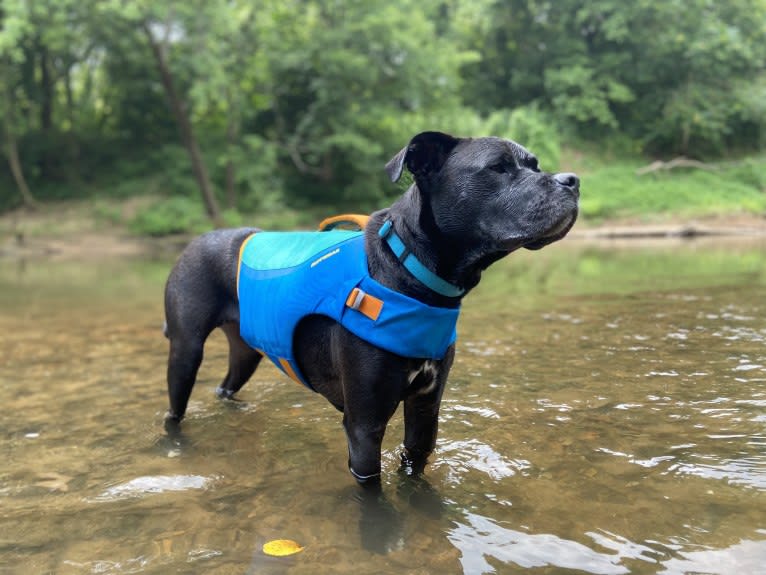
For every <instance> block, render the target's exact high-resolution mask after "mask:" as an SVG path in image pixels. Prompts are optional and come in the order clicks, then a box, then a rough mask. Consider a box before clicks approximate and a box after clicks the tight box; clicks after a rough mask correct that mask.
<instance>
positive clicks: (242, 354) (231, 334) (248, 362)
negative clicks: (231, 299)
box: [215, 323, 263, 399]
mask: <svg viewBox="0 0 766 575" xmlns="http://www.w3.org/2000/svg"><path fill="white" fill-rule="evenodd" d="M221 329H222V330H223V332H224V333H225V334H226V338H227V339H228V340H229V371H228V373H227V374H226V377H225V378H224V379H223V382H222V383H221V385H219V386H218V387H217V388H216V390H215V393H216V395H217V396H218V397H220V398H221V399H231V398H232V397H233V396H234V394H235V393H237V392H238V391H239V390H240V389H241V388H242V386H243V385H245V384H246V383H247V380H248V379H250V376H251V375H253V372H254V371H255V369H256V368H257V367H258V364H259V363H260V361H261V358H262V357H263V356H262V355H261V354H260V353H259V352H257V351H256V350H254V349H253V348H252V347H250V346H249V345H247V344H246V343H245V341H244V340H243V339H242V337H240V335H239V324H237V323H227V324H224V325H223V326H221Z"/></svg>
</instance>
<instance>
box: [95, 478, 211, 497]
mask: <svg viewBox="0 0 766 575" xmlns="http://www.w3.org/2000/svg"><path fill="white" fill-rule="evenodd" d="M217 479H218V477H205V476H203V475H145V476H143V477H136V478H135V479H131V480H130V481H128V482H126V483H120V484H118V485H114V486H112V487H109V488H108V489H106V490H104V491H103V492H102V493H101V494H99V495H97V496H96V497H94V498H92V499H91V501H98V502H101V501H116V500H118V499H132V498H136V497H144V496H145V495H150V494H154V493H166V492H168V491H188V490H190V489H205V488H207V487H208V486H209V485H210V484H211V483H213V482H214V481H216V480H217Z"/></svg>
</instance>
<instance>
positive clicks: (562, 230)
mask: <svg viewBox="0 0 766 575" xmlns="http://www.w3.org/2000/svg"><path fill="white" fill-rule="evenodd" d="M576 219H577V211H576V210H575V211H574V212H573V213H571V214H568V215H567V216H566V217H565V218H562V220H561V221H560V222H559V223H558V224H557V225H555V226H554V227H553V228H551V229H550V230H549V231H548V232H546V234H545V235H544V236H543V237H541V238H537V239H535V240H532V241H531V242H527V243H525V244H524V246H523V247H525V248H526V249H528V250H539V249H541V248H544V247H545V246H547V245H548V244H552V243H553V242H556V241H558V240H560V239H561V238H563V237H564V236H565V235H567V234H568V233H569V230H571V229H572V226H573V225H574V223H575V220H576Z"/></svg>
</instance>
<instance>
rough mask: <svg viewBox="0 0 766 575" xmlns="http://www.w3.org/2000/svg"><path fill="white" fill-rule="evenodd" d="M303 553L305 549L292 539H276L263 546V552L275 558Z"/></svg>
mask: <svg viewBox="0 0 766 575" xmlns="http://www.w3.org/2000/svg"><path fill="white" fill-rule="evenodd" d="M300 551H303V547H301V546H300V545H298V544H297V543H296V542H295V541H291V540H290V539H274V540H273V541H269V542H268V543H264V544H263V552H264V553H265V554H266V555H272V556H274V557H285V556H287V555H293V554H294V553H298V552H300Z"/></svg>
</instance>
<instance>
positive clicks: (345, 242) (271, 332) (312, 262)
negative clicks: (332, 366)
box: [237, 231, 460, 388]
mask: <svg viewBox="0 0 766 575" xmlns="http://www.w3.org/2000/svg"><path fill="white" fill-rule="evenodd" d="M355 288H357V289H359V290H361V291H362V293H363V294H366V295H367V296H370V297H372V298H376V299H377V300H380V301H381V302H382V307H381V308H380V313H379V314H378V315H377V318H376V319H372V318H371V317H369V315H368V314H365V313H363V312H362V311H361V309H355V308H354V307H350V306H349V305H348V304H347V301H348V300H349V294H351V292H352V291H353V290H354V289H355ZM237 289H238V294H239V313H240V334H241V335H242V338H243V339H244V340H245V342H247V344H248V345H250V346H251V347H253V348H255V349H257V350H259V351H260V352H262V353H264V354H265V355H266V356H268V357H269V358H270V359H271V360H272V361H273V362H274V363H275V364H276V365H277V367H279V368H280V369H281V370H282V371H284V372H285V373H286V374H287V375H289V376H291V377H294V378H296V379H298V380H299V381H301V382H302V383H304V384H305V385H306V386H308V387H309V388H311V385H310V383H309V382H308V381H307V380H306V379H305V378H304V377H303V376H302V374H301V373H300V370H299V368H298V366H297V364H296V362H295V353H294V351H293V335H294V331H295V327H296V326H297V325H298V322H299V321H300V320H301V319H303V318H304V317H306V316H307V315H310V314H320V315H325V316H327V317H329V318H331V319H334V320H335V321H337V322H339V323H340V324H341V325H343V326H344V327H345V328H346V329H348V330H349V331H351V332H352V333H353V334H355V335H356V336H358V337H360V338H361V339H363V340H365V341H367V342H369V343H371V344H373V345H376V346H377V347H380V348H382V349H385V350H387V351H390V352H392V353H395V354H398V355H401V356H403V357H413V358H425V359H442V358H443V357H444V354H445V353H446V351H447V349H448V348H449V346H450V345H452V343H454V342H455V339H456V337H457V335H456V330H455V326H456V324H457V318H458V315H459V313H460V309H459V308H441V307H433V306H429V305H426V304H424V303H422V302H420V301H418V300H415V299H413V298H410V297H408V296H405V295H403V294H400V293H398V292H396V291H393V290H391V289H389V288H387V287H385V286H384V285H382V284H380V283H378V282H377V281H375V280H374V279H372V278H371V277H370V275H369V273H368V270H367V255H366V253H365V250H364V235H363V233H362V232H347V231H325V232H258V233H255V234H253V235H252V236H250V237H249V238H248V239H247V240H246V241H245V244H243V247H242V250H241V253H240V261H239V274H238V283H237ZM291 372H292V373H291Z"/></svg>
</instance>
